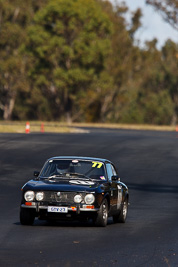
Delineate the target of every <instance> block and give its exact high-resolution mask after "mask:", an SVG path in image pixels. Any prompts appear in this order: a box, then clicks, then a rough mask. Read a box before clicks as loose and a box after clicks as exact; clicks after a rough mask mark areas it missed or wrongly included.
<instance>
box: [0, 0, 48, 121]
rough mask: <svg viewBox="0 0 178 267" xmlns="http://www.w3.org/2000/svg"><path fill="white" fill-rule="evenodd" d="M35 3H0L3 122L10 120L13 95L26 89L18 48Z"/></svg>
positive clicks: (6, 0) (23, 60)
mask: <svg viewBox="0 0 178 267" xmlns="http://www.w3.org/2000/svg"><path fill="white" fill-rule="evenodd" d="M35 2H36V1H34V0H33V1H31V0H27V1H23V0H13V1H10V0H0V35H1V38H0V110H1V113H2V116H3V119H5V120H9V119H11V118H12V112H13V110H14V106H15V102H16V99H17V94H20V92H22V91H28V90H29V84H28V81H27V77H26V58H25V56H23V55H22V53H21V49H20V47H21V45H22V44H23V43H24V41H25V39H26V31H25V29H26V27H27V25H28V24H29V23H30V21H31V19H32V17H33V15H34V10H38V8H39V7H40V1H38V4H36V3H35ZM44 2H45V1H44Z"/></svg>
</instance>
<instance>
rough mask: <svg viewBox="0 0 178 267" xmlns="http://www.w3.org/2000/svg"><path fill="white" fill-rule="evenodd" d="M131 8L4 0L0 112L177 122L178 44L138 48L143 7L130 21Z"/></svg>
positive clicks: (64, 0)
mask: <svg viewBox="0 0 178 267" xmlns="http://www.w3.org/2000/svg"><path fill="white" fill-rule="evenodd" d="M149 2H150V3H151V1H149ZM152 2H153V1H152ZM127 10H128V8H127V6H126V5H124V4H123V3H122V4H120V5H118V6H115V7H113V6H112V4H111V3H110V2H109V1H101V0H50V1H49V0H39V1H35V0H26V1H22V0H13V1H10V0H0V35H1V38H0V117H1V118H2V119H5V120H7V119H19V120H25V119H34V120H35V119H40V120H67V121H88V122H122V123H152V124H171V123H174V124H175V123H176V121H177V115H178V78H177V66H178V44H176V43H174V42H173V41H171V40H168V41H167V42H166V43H165V44H164V46H163V47H162V49H161V50H158V49H157V48H156V42H157V41H156V40H152V41H150V42H147V43H146V46H145V48H140V47H138V46H136V45H135V40H134V36H135V32H136V31H137V29H138V28H139V27H140V26H141V22H140V18H141V16H142V13H141V10H140V9H138V10H136V11H135V12H134V13H133V17H132V20H131V23H130V25H128V24H127V23H126V20H125V17H124V15H125V13H126V12H127Z"/></svg>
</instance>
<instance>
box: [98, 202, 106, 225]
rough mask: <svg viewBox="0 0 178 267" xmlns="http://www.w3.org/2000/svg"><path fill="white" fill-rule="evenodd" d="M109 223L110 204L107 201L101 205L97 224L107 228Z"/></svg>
mask: <svg viewBox="0 0 178 267" xmlns="http://www.w3.org/2000/svg"><path fill="white" fill-rule="evenodd" d="M107 222H108V202H107V200H106V199H105V200H104V201H103V202H102V204H101V207H100V210H99V212H98V214H97V217H96V220H95V224H96V225H97V226H102V227H105V226H106V225H107Z"/></svg>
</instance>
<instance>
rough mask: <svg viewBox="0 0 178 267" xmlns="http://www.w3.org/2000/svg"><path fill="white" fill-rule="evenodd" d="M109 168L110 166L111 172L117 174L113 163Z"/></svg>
mask: <svg viewBox="0 0 178 267" xmlns="http://www.w3.org/2000/svg"><path fill="white" fill-rule="evenodd" d="M111 168H112V173H113V175H117V172H116V169H115V167H114V166H113V165H111Z"/></svg>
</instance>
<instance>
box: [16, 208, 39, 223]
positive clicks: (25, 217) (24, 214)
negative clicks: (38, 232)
mask: <svg viewBox="0 0 178 267" xmlns="http://www.w3.org/2000/svg"><path fill="white" fill-rule="evenodd" d="M34 219H35V213H34V211H33V210H31V209H24V208H21V209H20V222H21V224H23V225H32V224H33V222H34Z"/></svg>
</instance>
